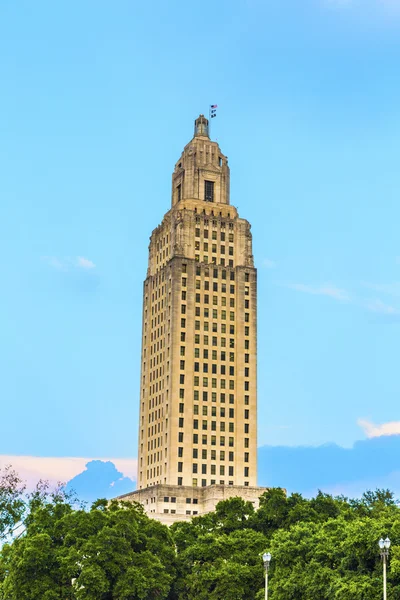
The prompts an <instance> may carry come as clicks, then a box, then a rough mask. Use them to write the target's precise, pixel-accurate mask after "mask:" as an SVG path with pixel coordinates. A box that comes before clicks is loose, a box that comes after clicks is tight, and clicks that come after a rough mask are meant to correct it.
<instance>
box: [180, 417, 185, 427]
mask: <svg viewBox="0 0 400 600" xmlns="http://www.w3.org/2000/svg"><path fill="white" fill-rule="evenodd" d="M183 423H184V419H183V417H179V427H183Z"/></svg>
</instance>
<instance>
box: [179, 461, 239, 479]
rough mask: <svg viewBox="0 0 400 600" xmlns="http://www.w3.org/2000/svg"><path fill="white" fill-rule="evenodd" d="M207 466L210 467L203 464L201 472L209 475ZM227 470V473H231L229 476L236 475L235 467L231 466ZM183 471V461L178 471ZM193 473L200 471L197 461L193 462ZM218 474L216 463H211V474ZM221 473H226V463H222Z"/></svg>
mask: <svg viewBox="0 0 400 600" xmlns="http://www.w3.org/2000/svg"><path fill="white" fill-rule="evenodd" d="M207 468H208V465H201V474H202V475H207ZM227 470H228V473H227V475H229V477H233V476H234V467H229V468H228V469H227ZM182 471H183V463H181V462H178V473H182ZM192 473H194V474H195V475H196V474H197V473H200V471H199V465H198V464H197V463H193V465H192ZM216 474H217V467H216V465H210V475H216ZM219 474H220V475H225V465H220V467H219Z"/></svg>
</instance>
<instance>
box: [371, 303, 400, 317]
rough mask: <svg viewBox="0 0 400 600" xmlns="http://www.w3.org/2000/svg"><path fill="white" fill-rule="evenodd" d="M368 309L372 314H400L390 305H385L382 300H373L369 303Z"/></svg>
mask: <svg viewBox="0 0 400 600" xmlns="http://www.w3.org/2000/svg"><path fill="white" fill-rule="evenodd" d="M366 308H367V309H368V310H371V311H372V312H376V313H381V314H383V315H398V314H400V311H399V310H398V309H397V308H395V307H394V306H390V305H389V304H385V303H384V302H382V301H381V300H372V301H371V302H367V304H366Z"/></svg>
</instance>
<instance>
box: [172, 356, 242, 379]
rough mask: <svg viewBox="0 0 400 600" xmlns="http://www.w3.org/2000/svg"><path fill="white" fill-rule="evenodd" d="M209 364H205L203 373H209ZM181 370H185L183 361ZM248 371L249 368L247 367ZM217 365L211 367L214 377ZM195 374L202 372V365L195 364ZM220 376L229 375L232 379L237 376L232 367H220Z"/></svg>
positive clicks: (182, 361)
mask: <svg viewBox="0 0 400 600" xmlns="http://www.w3.org/2000/svg"><path fill="white" fill-rule="evenodd" d="M208 366H209V365H208V363H203V369H202V371H203V373H208V372H209V371H208ZM180 368H181V369H185V361H184V360H181V361H180ZM246 368H247V370H248V367H246ZM217 370H218V369H217V365H211V373H212V374H213V375H217ZM227 371H229V373H227ZM194 372H195V373H199V372H200V363H198V362H195V363H194ZM220 375H229V376H230V377H233V376H234V375H235V367H233V366H230V367H229V368H228V367H226V366H225V365H220ZM248 376H249V375H245V377H248Z"/></svg>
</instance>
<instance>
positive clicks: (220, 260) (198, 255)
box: [194, 254, 233, 267]
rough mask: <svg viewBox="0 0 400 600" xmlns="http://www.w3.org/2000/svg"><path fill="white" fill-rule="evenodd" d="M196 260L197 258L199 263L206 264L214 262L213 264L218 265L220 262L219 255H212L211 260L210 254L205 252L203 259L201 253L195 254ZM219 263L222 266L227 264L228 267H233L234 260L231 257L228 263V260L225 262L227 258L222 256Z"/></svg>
mask: <svg viewBox="0 0 400 600" xmlns="http://www.w3.org/2000/svg"><path fill="white" fill-rule="evenodd" d="M194 260H195V261H196V262H197V263H198V262H204V263H205V264H206V265H208V264H212V265H216V264H218V263H217V257H216V256H212V257H211V260H209V257H208V255H207V254H204V255H203V257H202V260H200V254H195V255H194ZM219 264H220V265H221V266H222V267H225V266H227V267H233V260H232V259H229V260H228V262H227V263H226V262H225V258H220V259H219Z"/></svg>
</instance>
